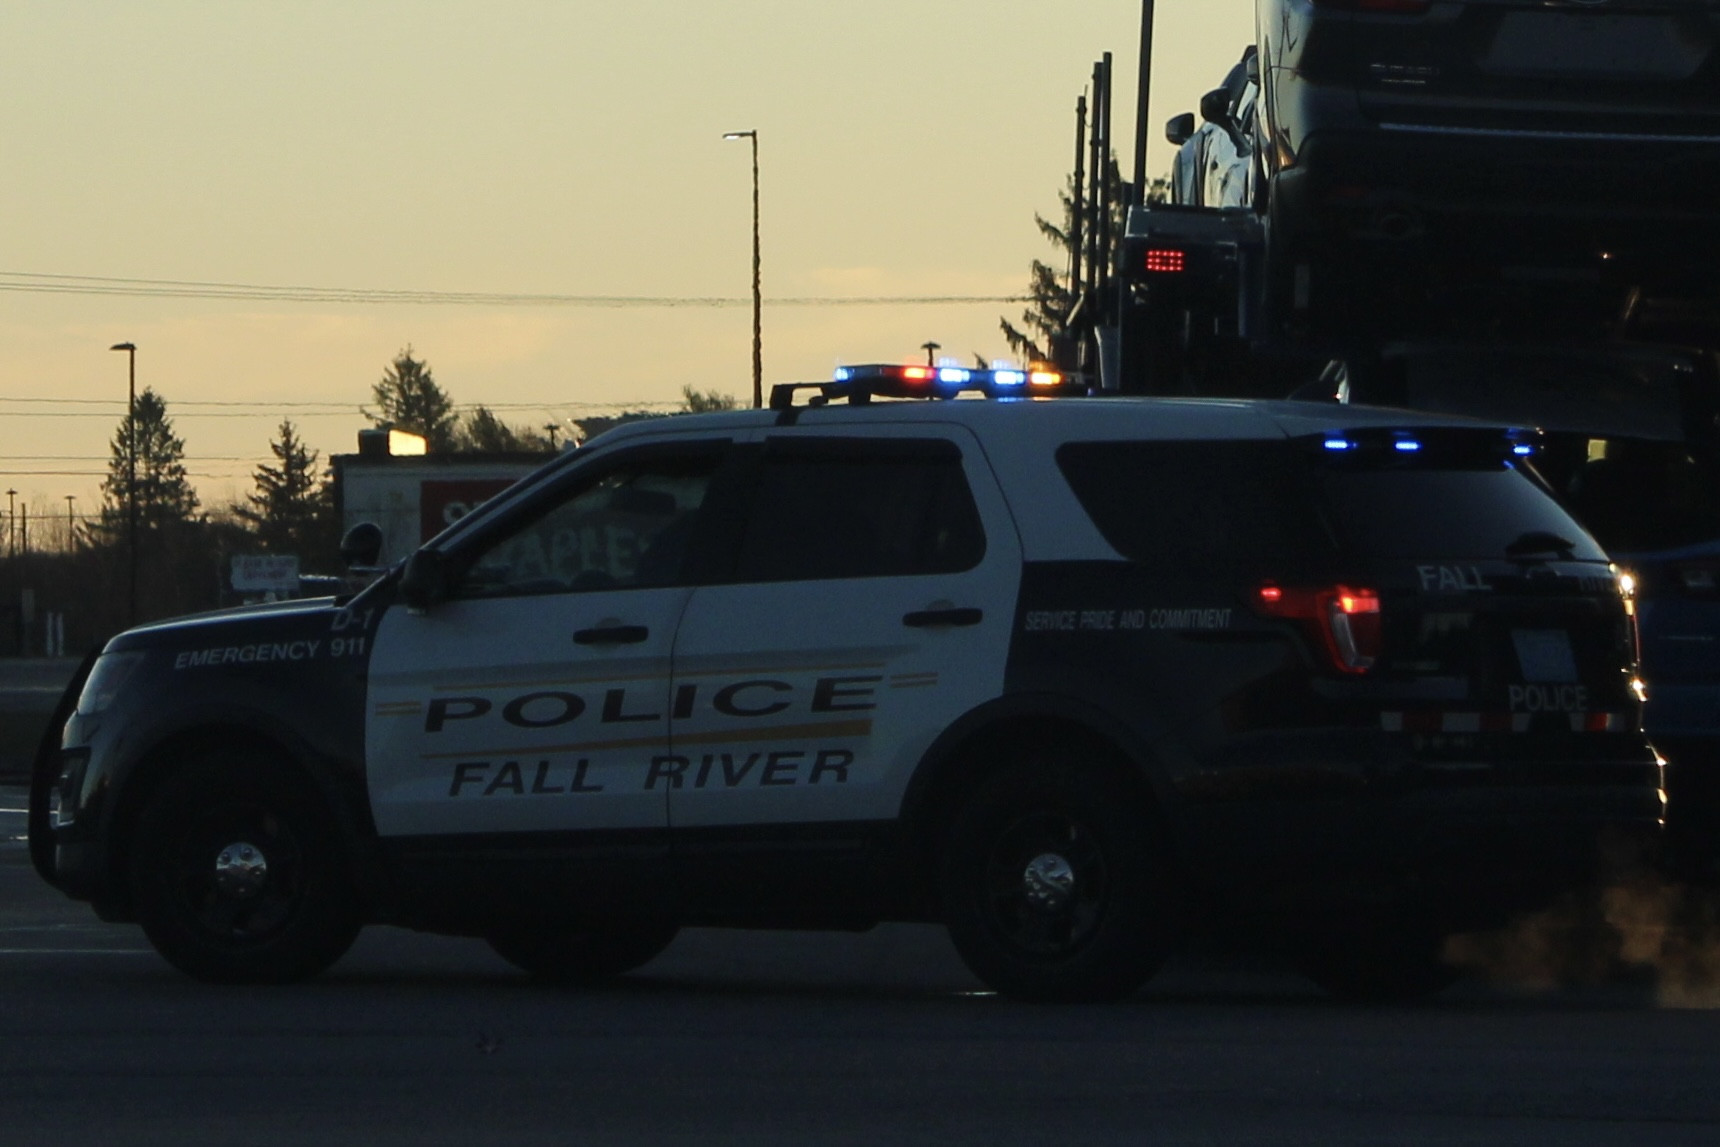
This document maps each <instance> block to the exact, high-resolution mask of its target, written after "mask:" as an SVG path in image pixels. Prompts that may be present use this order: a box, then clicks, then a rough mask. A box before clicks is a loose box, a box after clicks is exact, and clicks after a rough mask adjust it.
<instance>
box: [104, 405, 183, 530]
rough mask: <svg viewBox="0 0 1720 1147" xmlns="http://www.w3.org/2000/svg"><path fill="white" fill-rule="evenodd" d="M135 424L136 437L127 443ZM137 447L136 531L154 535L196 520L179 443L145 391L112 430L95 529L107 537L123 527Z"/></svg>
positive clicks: (161, 407)
mask: <svg viewBox="0 0 1720 1147" xmlns="http://www.w3.org/2000/svg"><path fill="white" fill-rule="evenodd" d="M134 421H135V429H136V437H135V438H133V436H132V432H133V423H134ZM134 441H135V442H136V444H137V447H136V448H137V455H136V457H137V486H136V495H137V523H138V529H139V530H148V531H160V530H162V529H164V528H168V527H171V526H175V525H179V524H182V523H185V522H190V521H194V520H196V515H197V510H198V501H197V492H196V491H195V490H193V489H192V488H191V482H190V478H189V476H188V475H187V474H186V472H185V440H184V439H182V438H180V437H179V436H178V435H177V434H175V433H173V421H172V420H171V419H170V418H168V417H167V403H166V402H165V401H163V400H162V398H161V396H160V395H158V394H156V393H155V391H154V390H152V389H150V388H149V387H145V388H144V389H143V391H142V392H141V393H140V394H138V396H137V405H136V407H135V408H134V410H133V411H132V412H130V413H128V415H127V417H125V418H123V419H121V420H120V425H119V429H118V430H116V431H114V436H113V443H112V455H111V457H110V458H109V459H108V476H107V478H106V479H105V480H104V481H103V482H102V509H101V527H100V528H101V530H102V531H103V532H104V533H105V534H107V535H108V536H110V537H118V536H122V535H123V533H124V531H125V529H126V528H127V520H128V518H127V514H128V510H129V505H130V503H129V495H130V494H131V492H132V485H131V468H130V466H129V465H128V463H129V460H130V459H131V457H132V450H131V444H132V443H133V442H134Z"/></svg>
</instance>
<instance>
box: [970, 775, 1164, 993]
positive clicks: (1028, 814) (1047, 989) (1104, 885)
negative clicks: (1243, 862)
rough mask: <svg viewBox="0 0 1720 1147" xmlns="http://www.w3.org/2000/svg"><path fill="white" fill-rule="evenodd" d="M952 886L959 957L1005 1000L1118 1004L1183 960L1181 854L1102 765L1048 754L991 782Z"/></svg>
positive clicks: (983, 788) (979, 792)
mask: <svg viewBox="0 0 1720 1147" xmlns="http://www.w3.org/2000/svg"><path fill="white" fill-rule="evenodd" d="M940 876H941V881H940V883H941V890H942V894H943V905H944V917H945V921H946V923H947V924H948V925H949V930H950V938H951V939H952V940H953V941H954V942H955V946H956V950H957V951H958V952H959V953H960V954H961V957H962V959H963V960H964V961H965V962H966V963H967V966H968V968H969V969H970V970H972V971H973V973H974V974H975V975H976V976H978V977H979V978H980V979H981V980H983V981H985V983H986V984H988V985H990V986H991V987H992V988H994V989H996V990H997V991H999V992H1001V993H1003V994H1005V995H1009V996H1014V997H1017V998H1019V999H1025V1000H1036V1001H1043V1002H1075V1001H1087V1000H1109V999H1117V998H1119V997H1122V996H1125V995H1127V994H1129V993H1130V992H1132V991H1134V990H1135V989H1136V988H1138V987H1139V986H1140V985H1141V984H1143V983H1145V982H1146V981H1147V979H1148V978H1150V977H1151V976H1152V975H1153V973H1154V972H1156V971H1157V970H1158V968H1159V965H1160V964H1161V963H1162V962H1163V961H1164V958H1165V955H1166V954H1167V953H1168V951H1169V949H1170V943H1171V938H1172V934H1173V931H1174V923H1175V919H1176V912H1175V905H1174V892H1175V888H1176V885H1177V882H1176V881H1175V880H1174V879H1173V877H1172V869H1171V855H1170V850H1169V849H1168V848H1167V847H1166V844H1165V840H1164V837H1163V834H1162V833H1160V832H1159V831H1158V824H1157V820H1156V818H1155V817H1154V816H1153V815H1152V814H1151V813H1150V812H1149V810H1148V808H1147V807H1146V804H1145V802H1144V801H1143V799H1142V797H1141V795H1140V793H1139V792H1138V791H1137V790H1136V788H1135V786H1134V785H1132V784H1130V783H1129V779H1128V777H1127V776H1126V774H1124V773H1123V772H1122V771H1121V770H1120V769H1119V768H1117V767H1115V766H1112V765H1111V764H1110V763H1108V762H1104V761H1103V760H1099V761H1093V762H1090V763H1089V762H1086V761H1082V760H1080V759H1079V756H1078V755H1077V754H1073V753H1058V752H1051V753H1044V754H1036V755H1034V756H1031V757H1027V758H1024V759H1022V760H1021V761H1019V762H1017V763H1014V764H1011V765H1009V766H1006V767H1005V768H1004V769H1003V770H1002V771H1000V772H999V773H997V774H995V775H994V776H992V777H990V778H988V779H987V780H985V781H984V782H982V783H981V784H980V785H979V786H978V787H977V788H976V789H975V790H974V791H973V792H972V793H971V794H970V795H969V797H968V798H967V800H966V801H965V802H964V803H963V805H962V806H961V808H960V809H959V810H958V812H957V813H956V816H955V818H954V822H953V824H952V826H951V829H950V832H949V835H948V838H947V840H946V844H945V849H944V854H943V858H942V869H941V874H940Z"/></svg>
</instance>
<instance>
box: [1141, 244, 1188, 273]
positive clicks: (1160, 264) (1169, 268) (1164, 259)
mask: <svg viewBox="0 0 1720 1147" xmlns="http://www.w3.org/2000/svg"><path fill="white" fill-rule="evenodd" d="M1187 270H1188V252H1187V251H1181V250H1178V249H1177V248H1175V247H1154V248H1151V249H1149V250H1148V251H1147V273H1148V274H1152V275H1180V274H1182V273H1183V272H1184V271H1187Z"/></svg>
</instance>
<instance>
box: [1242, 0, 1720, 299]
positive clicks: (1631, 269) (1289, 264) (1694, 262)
mask: <svg viewBox="0 0 1720 1147" xmlns="http://www.w3.org/2000/svg"><path fill="white" fill-rule="evenodd" d="M1257 7H1258V24H1257V26H1258V37H1259V41H1258V43H1259V51H1260V75H1261V92H1262V97H1261V107H1260V115H1259V129H1260V132H1261V134H1262V142H1261V146H1260V148H1259V155H1260V157H1261V160H1262V161H1263V164H1264V181H1263V186H1262V191H1263V193H1264V195H1265V197H1266V199H1267V203H1266V204H1263V207H1264V208H1268V209H1269V210H1270V214H1271V219H1272V230H1273V234H1272V237H1271V244H1272V248H1273V250H1274V252H1275V254H1277V255H1279V256H1280V257H1281V258H1280V261H1281V262H1282V263H1283V266H1282V267H1281V268H1279V273H1278V277H1277V279H1276V280H1275V281H1276V282H1277V284H1278V286H1279V288H1280V289H1281V290H1282V291H1283V292H1284V293H1285V295H1286V297H1290V298H1292V299H1293V301H1294V303H1295V305H1296V307H1297V308H1299V309H1300V310H1301V312H1302V313H1304V314H1305V315H1312V316H1315V317H1316V318H1317V317H1319V316H1322V315H1324V316H1327V317H1329V318H1330V320H1331V321H1332V322H1334V323H1336V322H1340V321H1342V322H1350V323H1353V322H1354V316H1353V315H1349V314H1346V313H1345V311H1346V305H1348V306H1349V307H1361V308H1364V309H1365V308H1367V307H1373V308H1376V309H1377V308H1378V307H1380V306H1382V305H1384V304H1386V303H1388V302H1390V303H1395V304H1396V307H1395V313H1396V315H1397V318H1398V320H1399V327H1400V328H1401V322H1402V320H1404V319H1406V318H1409V317H1413V316H1415V315H1430V314H1434V313H1438V312H1439V311H1442V310H1450V309H1451V308H1452V307H1455V306H1459V305H1460V304H1461V303H1462V302H1463V301H1464V300H1465V299H1468V300H1472V301H1473V305H1472V306H1471V307H1470V309H1469V311H1468V312H1465V313H1469V314H1471V315H1472V316H1473V317H1474V318H1476V320H1477V321H1482V320H1484V319H1486V318H1488V317H1490V316H1492V315H1494V314H1495V313H1496V309H1497V307H1498V305H1499V300H1500V299H1501V298H1504V299H1512V298H1515V299H1519V300H1520V301H1521V302H1523V303H1524V305H1525V307H1538V308H1539V310H1540V312H1541V313H1542V314H1543V315H1544V314H1546V313H1548V312H1550V311H1553V310H1558V309H1564V310H1567V311H1568V310H1571V309H1572V308H1576V309H1578V310H1580V311H1581V318H1580V319H1578V320H1577V321H1578V323H1580V324H1588V323H1589V321H1590V317H1591V315H1594V314H1599V315H1600V316H1601V317H1602V319H1603V321H1606V320H1611V319H1614V318H1616V316H1618V315H1619V314H1621V313H1626V311H1627V307H1626V303H1627V300H1629V301H1630V306H1629V317H1630V319H1631V321H1634V322H1637V323H1639V324H1640V323H1652V322H1654V321H1656V315H1657V313H1658V312H1660V311H1667V312H1668V314H1669V315H1670V314H1671V313H1674V312H1677V311H1678V310H1679V308H1678V307H1675V306H1670V304H1671V303H1672V302H1673V300H1677V299H1685V300H1687V301H1688V300H1690V299H1695V298H1701V299H1703V300H1705V301H1706V304H1707V305H1708V306H1709V307H1710V308H1711V307H1712V303H1713V298H1714V290H1713V284H1712V276H1711V275H1710V274H1709V271H1710V269H1711V268H1712V266H1713V265H1714V262H1715V260H1716V258H1717V257H1720V210H1716V208H1715V204H1714V199H1713V196H1712V194H1711V189H1712V188H1713V187H1714V185H1715V183H1716V182H1717V181H1720V50H1717V49H1720V0H1611V2H1608V0H1258V6H1257ZM1409 267H1417V268H1420V273H1410V272H1409V270H1408V268H1409ZM1387 271H1395V274H1387V273H1382V272H1387ZM1381 284H1387V285H1389V286H1390V287H1391V288H1392V290H1393V291H1394V292H1395V295H1394V296H1392V297H1391V298H1390V299H1385V298H1382V297H1381V295H1380V293H1379V292H1380V291H1381ZM1551 292H1559V293H1560V295H1561V296H1563V297H1564V298H1565V299H1566V301H1567V303H1569V304H1570V306H1567V307H1565V308H1552V307H1548V306H1547V305H1546V302H1547V299H1548V297H1549V294H1550V293H1551ZM1585 300H1586V301H1588V302H1590V303H1592V304H1593V305H1594V307H1595V308H1596V309H1595V310H1593V311H1591V310H1589V309H1588V308H1586V307H1578V306H1577V304H1578V303H1579V302H1581V301H1585ZM1662 317H1668V316H1665V315H1663V316H1662ZM1578 329H1581V328H1580V327H1579V328H1578Z"/></svg>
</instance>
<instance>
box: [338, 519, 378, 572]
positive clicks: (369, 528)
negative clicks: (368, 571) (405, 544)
mask: <svg viewBox="0 0 1720 1147" xmlns="http://www.w3.org/2000/svg"><path fill="white" fill-rule="evenodd" d="M381 556H382V527H381V526H379V525H377V524H376V523H375V522H360V523H358V525H356V526H354V527H353V528H352V529H350V530H348V531H347V532H346V533H345V534H344V535H342V537H341V539H340V560H341V561H343V562H345V563H346V568H347V569H356V568H358V567H360V566H374V565H375V564H376V559H377V558H379V557H381Z"/></svg>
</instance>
